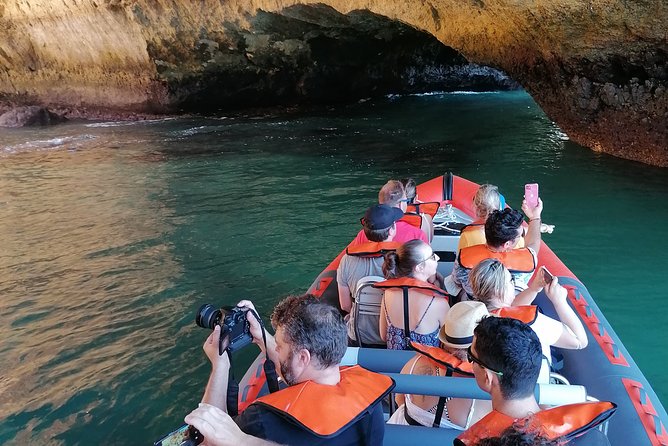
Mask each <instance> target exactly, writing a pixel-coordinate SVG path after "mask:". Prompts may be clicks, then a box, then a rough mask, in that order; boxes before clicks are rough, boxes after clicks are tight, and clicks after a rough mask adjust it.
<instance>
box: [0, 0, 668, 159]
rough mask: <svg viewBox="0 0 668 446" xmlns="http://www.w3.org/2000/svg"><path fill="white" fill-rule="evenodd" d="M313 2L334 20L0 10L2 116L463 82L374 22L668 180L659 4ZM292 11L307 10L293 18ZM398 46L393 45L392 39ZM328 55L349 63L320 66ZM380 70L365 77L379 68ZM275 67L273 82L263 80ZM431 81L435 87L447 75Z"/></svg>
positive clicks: (195, 12)
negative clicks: (502, 76) (18, 108)
mask: <svg viewBox="0 0 668 446" xmlns="http://www.w3.org/2000/svg"><path fill="white" fill-rule="evenodd" d="M318 3H324V4H326V5H329V6H330V7H331V8H334V9H335V10H336V11H338V13H334V12H332V10H331V8H327V7H324V6H322V5H317V4H316V2H309V1H306V2H304V1H302V2H295V1H284V0H246V1H243V2H241V1H235V0H225V1H223V0H200V1H197V2H191V1H185V0H135V1H131V0H62V1H59V2H54V1H50V0H5V1H4V2H3V3H0V101H2V102H3V103H4V104H9V103H39V104H44V105H51V106H54V105H56V106H61V107H62V106H65V107H71V108H72V109H73V110H75V111H77V112H80V113H83V114H88V115H95V114H96V113H103V112H104V111H105V110H108V111H110V112H116V113H117V112H137V113H162V112H171V111H174V110H175V109H176V108H186V109H192V108H197V107H200V106H201V107H203V108H209V109H210V108H215V107H220V108H225V107H226V106H229V105H234V104H236V105H239V104H245V103H247V101H248V102H251V103H252V101H253V100H254V99H253V98H256V99H257V98H258V97H260V96H262V97H264V96H265V95H264V92H273V93H272V94H273V95H275V99H276V100H278V101H280V100H295V99H296V98H298V97H299V96H300V95H302V94H303V93H304V92H309V91H311V92H313V91H317V90H318V89H319V88H320V86H321V85H323V84H322V83H321V82H322V81H321V80H322V79H327V76H330V80H336V79H338V82H339V84H338V85H339V86H338V87H337V89H336V90H332V91H342V95H343V96H345V95H346V94H350V95H354V94H355V93H356V92H357V91H358V90H357V89H356V88H357V87H355V85H358V86H360V85H362V84H363V83H364V82H365V80H364V76H370V77H369V78H368V79H371V80H372V81H373V82H374V84H378V85H380V86H381V87H382V88H386V89H391V88H395V87H393V86H392V83H391V82H390V83H388V84H387V85H384V84H383V83H382V80H383V79H387V78H388V73H389V74H390V75H392V76H394V77H393V79H395V80H398V81H397V82H404V86H406V85H408V79H409V78H410V74H409V73H410V72H411V71H410V69H409V68H410V67H414V68H415V69H414V70H413V71H412V73H413V75H414V78H415V79H418V80H424V79H425V76H426V78H428V77H429V76H428V74H429V73H440V74H439V76H440V75H441V74H443V73H444V72H447V71H448V69H449V68H447V67H452V66H455V67H460V68H458V69H459V70H460V71H461V70H464V71H466V69H465V68H461V67H465V65H464V64H463V63H462V62H461V61H457V60H456V59H457V57H458V56H457V55H456V54H454V53H449V52H448V51H446V50H443V49H437V47H436V46H434V45H431V46H430V45H429V44H428V42H427V41H426V40H425V43H426V46H425V48H427V49H426V50H425V51H424V52H423V53H422V54H419V55H413V56H411V55H410V51H408V50H407V48H409V46H408V45H407V42H410V41H411V40H413V41H415V39H418V40H419V38H418V37H417V36H419V33H415V32H414V31H413V30H410V29H409V28H406V27H402V25H401V24H399V23H395V24H388V23H383V20H384V19H383V17H387V18H388V19H390V20H392V21H398V22H401V23H404V24H408V25H411V26H412V27H414V28H416V29H419V30H422V31H425V32H427V33H429V34H431V35H433V36H434V37H435V38H436V39H438V40H439V41H440V42H442V43H444V44H445V45H447V46H449V47H452V48H454V49H456V50H458V51H459V52H460V53H461V54H463V55H464V56H465V57H466V58H467V59H468V60H469V61H470V62H473V63H476V64H481V65H488V66H492V67H495V68H498V69H501V70H503V71H504V72H506V73H508V74H509V75H510V76H511V77H512V78H513V79H515V80H517V81H518V82H519V83H520V84H521V85H522V86H523V87H524V88H526V89H527V90H528V91H529V92H530V93H531V95H532V96H533V97H534V99H535V100H536V102H537V103H538V104H539V105H540V106H541V107H542V108H543V110H545V112H546V113H547V114H548V115H549V116H550V117H551V118H552V119H553V120H554V121H555V122H557V123H558V124H559V125H560V126H561V127H562V128H563V129H564V130H565V131H566V132H567V133H568V134H569V136H570V137H571V138H572V139H573V140H575V141H577V142H580V143H582V144H584V145H587V146H589V147H591V148H593V149H595V150H600V151H604V152H608V153H612V154H615V155H617V156H621V157H625V158H629V159H635V160H639V161H642V162H646V163H651V164H656V165H662V166H668V92H667V89H668V4H667V3H666V2H665V0H633V1H630V0H533V1H529V0H432V1H426V0H422V1H420V0H410V1H394V2H388V1H385V0H367V1H361V0H328V1H324V2H318ZM296 4H302V5H303V4H313V5H314V7H312V8H304V7H297V8H294V7H292V8H290V7H291V6H293V5H296ZM286 8H287V9H286ZM357 10H365V11H357ZM379 16H382V17H379ZM369 23H374V25H373V26H377V31H376V34H373V35H370V34H369V33H368V32H366V33H365V32H363V31H364V30H367V31H368V30H369V29H371V28H372V27H373V26H371V25H369ZM390 31H391V32H390ZM401 35H403V36H404V37H405V39H403V40H402V39H398V38H396V36H401ZM300 36H301V37H300ZM370 36H371V37H373V38H371V37H370ZM305 42H306V43H305ZM356 42H357V43H359V45H356ZM373 45H379V46H378V48H377V49H378V51H376V53H375V54H378V53H384V54H385V56H388V57H389V59H392V58H393V59H392V60H393V62H391V63H386V64H385V65H384V67H385V68H384V69H383V70H378V71H376V72H374V71H373V70H369V69H367V68H364V69H363V68H362V65H361V64H357V65H356V64H355V60H358V61H359V60H360V59H362V60H367V59H368V58H369V57H371V55H373V54H374V53H373V52H371V51H369V49H370V48H373ZM402 45H403V46H402ZM362 48H366V49H367V52H364V51H362ZM388 48H390V49H391V48H398V50H397V51H396V54H393V52H392V51H391V50H388ZM318 49H319V50H320V53H319V52H318ZM337 51H338V52H339V56H341V57H343V58H349V59H350V61H351V63H349V64H341V63H338V64H333V63H332V61H333V57H332V56H331V54H332V53H333V52H334V53H335V52H337ZM378 57H379V58H378V61H379V62H378V64H380V60H387V59H388V57H383V54H381V55H380V56H378ZM410 57H413V58H412V59H411V58H410ZM337 60H340V59H337ZM300 61H301V62H300ZM421 61H422V62H425V61H426V63H425V64H423V65H420V62H421ZM272 64H273V66H274V67H278V69H277V70H275V71H273V72H272V71H271V69H270V68H267V67H271V66H272ZM300 64H301V65H300ZM453 64H454V65H453ZM323 65H324V66H323ZM370 65H374V64H370ZM419 66H422V67H423V68H417V67H419ZM328 67H329V68H328ZM397 67H401V68H397ZM424 67H427V68H426V69H425V68H424ZM296 68H298V69H296ZM330 68H331V69H330ZM416 70H417V71H416ZM420 70H422V71H420ZM439 70H440V71H439ZM455 71H456V70H455ZM468 71H469V72H473V71H475V70H470V69H469V70H468ZM297 72H299V73H300V74H299V75H298V76H297V75H295V73H297ZM351 73H352V75H354V76H353V77H351ZM416 73H417V75H416ZM446 74H447V73H446ZM450 74H452V73H450ZM489 75H490V76H491V78H495V77H498V76H499V75H498V74H496V73H494V74H489ZM341 76H343V79H344V81H342V80H341V79H342V78H341ZM286 78H287V79H288V80H289V81H291V82H293V83H294V82H296V84H294V85H297V87H298V88H290V89H285V88H284V89H283V90H281V88H277V87H281V86H285V85H289V84H286V83H285V82H284V81H285V80H286ZM253 79H255V80H256V82H250V81H251V80H253ZM258 79H259V80H261V81H262V82H264V89H260V91H262V92H263V94H261V95H259V94H258V93H257V91H258V88H257V85H258V82H257V80H258ZM319 79H320V80H319ZM345 79H354V80H356V82H357V83H355V82H353V83H352V84H353V85H352V86H351V83H348V82H345ZM444 79H446V80H444ZM497 80H498V79H497ZM437 81H438V82H443V83H444V84H445V85H446V86H447V84H448V81H447V76H445V77H443V76H440V77H439V78H438V79H437ZM366 82H369V81H368V80H367V81H366ZM393 82H395V81H393ZM501 82H505V81H504V80H501ZM360 88H361V87H360ZM346 89H347V90H346ZM288 90H289V91H288ZM226 94H227V96H225V95H226ZM328 95H329V96H328ZM331 96H335V95H332V94H331V92H329V93H327V94H325V95H324V97H322V98H321V99H322V100H324V101H327V100H331V99H332V98H331ZM203 98H216V99H215V100H212V101H209V103H206V101H204V100H203ZM225 98H228V99H227V100H229V103H227V102H226V99H225Z"/></svg>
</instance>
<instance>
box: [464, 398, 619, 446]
mask: <svg viewBox="0 0 668 446" xmlns="http://www.w3.org/2000/svg"><path fill="white" fill-rule="evenodd" d="M615 410H617V405H616V404H614V403H609V402H607V401H596V402H587V403H577V404H568V405H565V406H558V407H553V408H551V409H546V410H541V411H540V412H538V413H536V414H534V415H530V416H528V417H526V418H524V419H523V420H527V427H529V428H530V429H531V430H534V429H535V430H536V431H538V432H540V433H541V435H543V436H545V437H547V438H549V439H551V440H555V439H563V440H572V439H573V438H576V437H579V436H580V435H582V434H584V433H585V432H587V431H588V430H590V429H593V428H595V427H596V426H598V425H599V424H601V423H603V422H604V421H605V420H607V419H608V418H610V417H611V416H612V415H613V414H614V413H615ZM516 421H517V420H515V419H513V418H512V417H509V416H508V415H504V414H502V413H501V412H498V411H496V410H493V411H491V412H490V413H489V414H487V415H486V416H485V417H483V418H482V419H481V420H480V421H478V422H477V423H475V424H474V425H473V426H471V427H470V428H469V429H468V430H467V431H466V432H464V433H463V434H461V435H460V436H459V437H457V439H456V440H455V445H459V446H461V445H464V446H471V445H475V444H477V443H478V441H479V440H481V439H483V438H489V437H498V436H499V435H500V434H501V433H502V432H503V431H504V430H505V429H507V428H509V427H510V426H512V425H513V424H514V423H515V422H516Z"/></svg>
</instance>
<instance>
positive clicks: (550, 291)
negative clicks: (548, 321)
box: [545, 276, 568, 305]
mask: <svg viewBox="0 0 668 446" xmlns="http://www.w3.org/2000/svg"><path fill="white" fill-rule="evenodd" d="M545 294H546V295H547V298H548V299H550V302H552V304H554V305H557V304H561V303H565V302H566V299H567V297H568V291H566V288H564V287H562V286H561V285H559V279H558V278H557V277H556V276H554V277H553V278H552V282H551V283H550V284H549V285H548V286H547V287H545Z"/></svg>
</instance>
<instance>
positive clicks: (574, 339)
mask: <svg viewBox="0 0 668 446" xmlns="http://www.w3.org/2000/svg"><path fill="white" fill-rule="evenodd" d="M558 282H559V281H558V279H557V278H556V277H555V278H554V279H553V280H552V283H551V284H550V285H549V286H548V287H547V289H546V294H547V297H548V298H549V299H550V301H551V302H552V304H553V305H554V309H555V310H556V312H557V315H559V320H560V321H561V323H562V324H564V325H565V326H566V327H568V328H569V329H570V331H569V330H566V329H564V330H563V332H562V333H561V336H560V337H559V339H558V340H557V342H555V343H554V346H555V347H561V348H568V349H576V350H579V349H581V348H585V347H586V346H587V344H588V343H589V340H588V339H587V332H586V331H585V328H584V325H582V321H580V318H579V317H578V316H577V314H575V311H573V309H572V308H571V306H570V305H569V304H568V299H567V295H568V292H567V291H566V288H564V287H562V286H561V285H559V283H558Z"/></svg>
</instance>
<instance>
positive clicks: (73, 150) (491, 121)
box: [0, 92, 668, 445]
mask: <svg viewBox="0 0 668 446" xmlns="http://www.w3.org/2000/svg"><path fill="white" fill-rule="evenodd" d="M446 170H452V171H453V172H455V173H456V174H458V175H461V176H464V177H467V178H469V179H471V180H473V181H476V182H493V183H495V184H497V185H499V186H500V187H501V189H502V191H503V192H504V194H505V195H506V198H507V200H508V202H509V204H511V205H517V204H518V203H519V200H520V199H521V196H522V194H523V185H524V183H528V182H538V183H539V184H540V188H541V189H540V193H541V196H542V198H543V200H544V202H545V212H544V220H545V221H546V222H549V223H552V224H555V225H556V230H555V232H554V234H552V235H549V236H546V237H545V239H546V241H547V242H548V244H549V245H550V246H551V248H552V249H553V250H554V251H555V252H556V253H557V254H558V255H559V256H560V257H561V258H562V259H563V260H564V262H565V263H566V264H567V265H568V266H569V267H570V268H571V269H572V270H573V272H575V274H577V275H578V276H579V278H580V279H581V280H582V281H583V282H584V283H585V284H586V285H587V287H588V288H589V290H590V292H591V293H592V295H593V296H594V297H595V298H596V301H597V303H598V305H599V306H600V307H601V309H602V310H603V312H604V313H605V315H606V317H607V318H608V319H609V321H610V322H611V324H612V325H613V327H614V329H615V330H616V332H617V334H618V335H619V336H620V337H621V339H622V341H623V342H624V344H625V345H626V347H627V348H628V349H629V350H630V352H631V354H632V355H633V357H634V359H635V360H636V362H637V363H638V364H639V366H640V367H641V369H642V370H643V372H644V373H645V375H646V376H647V378H648V379H649V381H650V382H651V383H652V385H653V386H654V389H655V391H656V392H657V394H658V395H659V397H660V398H661V399H662V401H663V402H664V404H665V403H666V402H668V379H667V378H666V376H665V375H664V373H663V369H664V367H665V364H668V351H667V349H666V348H665V347H664V342H663V341H664V339H665V335H664V333H663V329H662V326H663V323H664V321H665V320H666V318H668V304H667V303H666V301H665V298H664V294H665V293H664V292H663V289H664V287H665V286H664V284H663V283H662V280H663V279H661V278H662V277H664V276H665V274H664V272H665V271H666V270H667V269H668V259H667V258H666V256H665V253H666V252H667V251H668V225H665V224H664V223H663V222H664V221H666V219H668V205H667V203H668V200H667V198H668V197H667V195H668V192H667V187H666V186H667V185H668V182H667V181H666V180H667V179H668V171H666V170H662V169H657V168H652V167H648V166H644V165H641V164H638V163H632V162H628V161H623V160H619V159H615V158H612V157H609V156H606V155H602V154H596V153H593V152H591V151H589V150H587V149H583V148H581V147H579V146H577V145H576V144H573V143H571V142H569V141H568V140H567V137H566V136H565V135H564V134H563V133H562V132H561V131H560V130H559V129H558V128H557V127H556V126H555V125H554V124H553V123H552V122H551V121H550V120H549V119H548V118H547V117H546V116H545V115H544V114H543V113H542V112H541V110H540V109H539V108H538V107H537V106H536V105H535V104H534V102H533V101H532V100H531V98H530V97H529V96H527V95H526V94H524V93H519V92H515V93H489V94H448V95H431V96H411V97H396V98H388V99H384V100H378V101H369V102H365V103H360V104H356V105H353V106H347V107H337V108H331V109H319V110H315V111H313V110H312V111H310V112H309V113H305V112H304V113H299V112H292V113H284V112H283V113H279V112H276V113H274V114H268V115H265V116H252V117H251V116H248V117H244V116H235V117H232V116H230V117H221V118H219V119H194V118H189V119H171V120H162V121H151V122H142V123H99V124H86V123H70V124H67V125H63V126H58V127H53V128H48V129H32V130H12V131H10V130H0V246H1V247H2V249H0V277H1V280H0V292H1V296H2V299H1V300H0V317H1V318H2V320H3V323H2V324H0V356H1V357H2V358H3V359H2V361H1V362H0V401H1V404H0V443H7V444H26V443H29V444H47V443H48V444H57V445H60V444H63V445H74V444H147V443H151V442H152V441H153V440H155V439H156V438H158V437H159V436H160V435H161V434H163V433H165V432H168V431H169V430H170V429H171V428H172V427H174V426H177V425H178V424H179V423H180V422H181V420H182V419H183V416H184V415H185V414H186V413H188V412H189V411H190V410H191V409H192V408H193V407H194V406H195V405H196V404H197V402H198V401H199V399H200V398H201V395H202V392H203V388H204V385H205V383H206V379H207V376H208V370H209V369H208V364H207V362H206V358H205V357H204V355H203V353H202V351H201V345H202V343H203V341H204V339H205V337H206V335H207V332H206V331H205V330H202V329H200V328H197V327H195V325H194V323H193V318H194V313H195V310H196V309H197V308H198V307H199V305H201V304H202V303H205V302H211V303H213V304H215V305H224V304H233V303H235V302H236V301H238V300H240V299H242V298H251V299H252V300H254V301H255V302H256V303H257V305H258V307H259V309H260V312H261V313H262V314H263V315H265V316H266V315H268V314H269V313H270V311H271V308H272V306H273V305H274V303H275V302H276V300H277V299H279V298H280V297H281V296H284V295H286V294H288V293H292V292H302V291H303V290H305V289H306V288H307V287H308V285H309V284H310V283H311V281H312V280H313V278H314V277H315V276H316V275H317V274H318V273H319V272H320V271H321V270H322V268H323V267H324V266H325V265H326V264H327V263H328V262H329V261H330V260H331V258H332V257H333V256H334V255H336V254H337V253H338V252H339V251H340V249H341V248H342V246H343V245H344V244H345V243H346V242H347V241H349V239H350V238H352V236H353V235H354V234H355V233H356V231H357V230H358V228H359V223H358V221H359V217H360V216H361V214H362V213H363V210H364V209H365V208H366V207H367V206H368V205H370V204H372V203H373V202H374V201H375V199H376V194H377V190H378V188H379V187H380V186H381V185H382V184H383V183H384V182H385V181H386V180H387V179H388V178H390V177H395V178H396V177H403V176H408V175H411V176H414V177H415V178H416V179H418V180H419V181H422V180H427V179H429V178H432V177H434V176H438V175H441V174H442V173H443V172H444V171H446ZM255 354H256V352H255V351H254V350H253V348H249V349H248V351H246V352H244V354H243V355H242V356H241V358H240V359H239V361H238V362H239V363H244V362H245V363H248V362H249V361H250V360H251V358H252V357H253V356H255Z"/></svg>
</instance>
